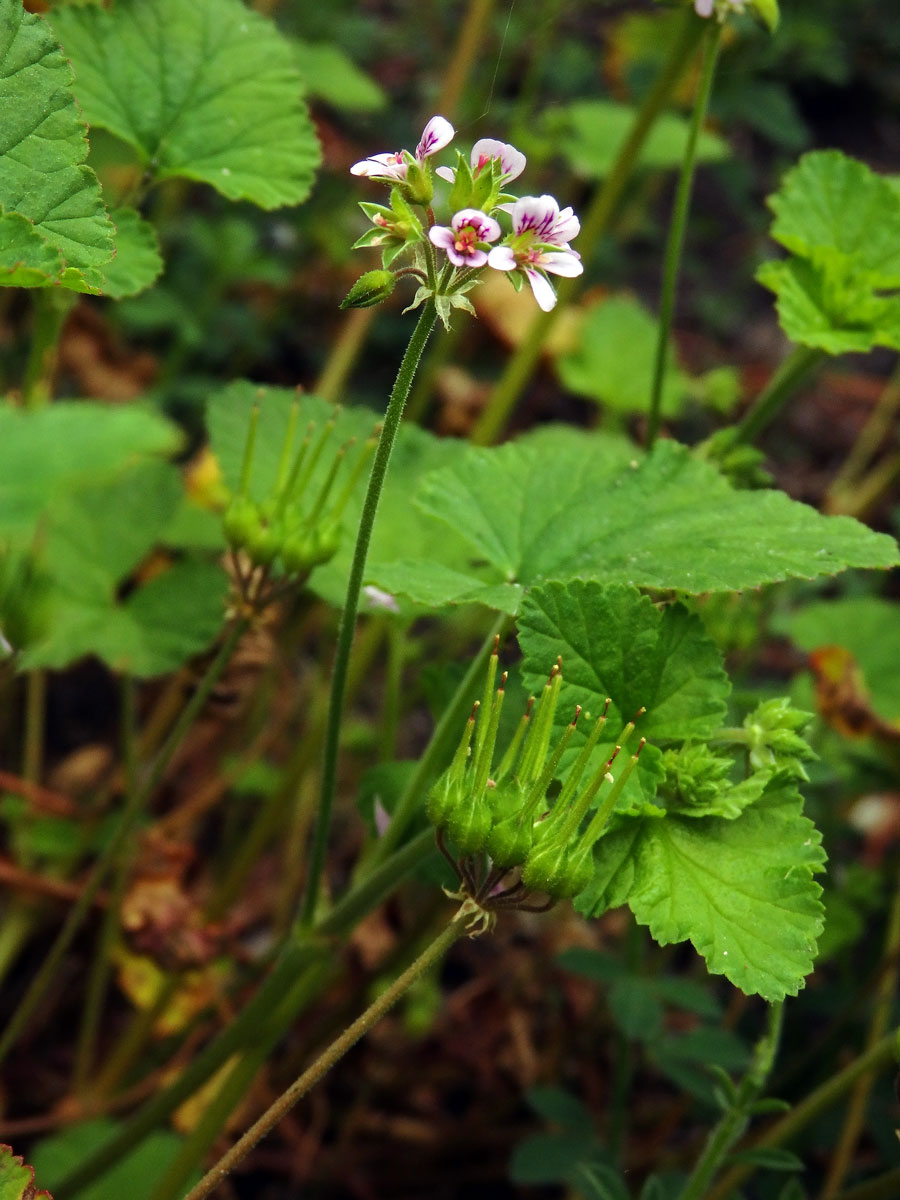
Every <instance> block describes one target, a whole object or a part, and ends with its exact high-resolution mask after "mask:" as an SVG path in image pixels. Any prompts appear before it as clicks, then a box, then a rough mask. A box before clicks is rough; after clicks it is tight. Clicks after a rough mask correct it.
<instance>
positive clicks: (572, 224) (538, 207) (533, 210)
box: [500, 196, 581, 250]
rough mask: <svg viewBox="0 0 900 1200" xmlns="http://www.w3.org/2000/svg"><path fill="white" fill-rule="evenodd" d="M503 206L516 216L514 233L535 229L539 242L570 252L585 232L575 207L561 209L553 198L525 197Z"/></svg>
mask: <svg viewBox="0 0 900 1200" xmlns="http://www.w3.org/2000/svg"><path fill="white" fill-rule="evenodd" d="M500 207H501V208H502V209H504V210H505V211H506V212H509V213H510V214H511V215H512V223H513V231H514V232H515V233H516V235H518V234H522V233H525V232H526V231H528V230H531V231H532V232H533V233H534V237H535V241H538V242H543V243H544V244H545V245H548V246H558V247H559V248H560V249H562V250H567V249H568V246H569V242H571V240H572V239H573V238H576V237H578V234H579V233H580V232H581V222H580V221H579V220H578V218H577V217H576V216H575V214H574V213H573V212H572V209H571V208H564V209H562V210H560V207H559V205H558V204H557V202H556V200H555V199H554V198H553V197H552V196H523V197H522V199H521V200H517V201H516V202H515V204H501V205H500Z"/></svg>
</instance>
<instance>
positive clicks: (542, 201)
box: [512, 196, 559, 242]
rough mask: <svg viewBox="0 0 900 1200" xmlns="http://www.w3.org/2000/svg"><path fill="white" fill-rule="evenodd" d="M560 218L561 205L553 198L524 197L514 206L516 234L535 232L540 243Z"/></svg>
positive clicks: (514, 228)
mask: <svg viewBox="0 0 900 1200" xmlns="http://www.w3.org/2000/svg"><path fill="white" fill-rule="evenodd" d="M558 216H559V205H558V204H557V202H556V201H555V200H554V198H553V197H552V196H522V197H521V199H519V200H517V201H516V203H515V204H514V205H513V210H512V223H513V230H514V231H515V233H516V234H520V233H526V232H527V231H528V230H533V231H534V233H535V235H536V237H537V240H538V241H539V242H543V241H545V240H546V239H545V237H544V233H545V231H547V230H550V229H552V228H553V224H554V222H555V221H556V219H557V217H558Z"/></svg>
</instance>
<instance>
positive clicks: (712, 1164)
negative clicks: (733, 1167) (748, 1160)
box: [679, 1003, 784, 1200]
mask: <svg viewBox="0 0 900 1200" xmlns="http://www.w3.org/2000/svg"><path fill="white" fill-rule="evenodd" d="M783 1016H784V1005H783V1003H779V1004H771V1005H769V1010H768V1020H767V1024H766V1030H765V1032H764V1033H763V1035H762V1037H761V1038H760V1039H759V1041H758V1042H757V1043H756V1047H755V1049H754V1051H753V1060H752V1062H751V1063H750V1067H749V1070H748V1071H747V1074H746V1075H745V1076H744V1078H743V1079H742V1080H741V1082H740V1083H739V1084H738V1088H737V1093H736V1095H735V1097H734V1100H733V1102H732V1104H731V1107H730V1108H729V1109H728V1111H727V1112H726V1113H725V1114H724V1115H723V1116H722V1118H721V1119H720V1120H719V1122H718V1124H717V1125H716V1126H715V1128H714V1129H713V1130H712V1132H711V1133H710V1135H709V1139H708V1141H707V1143H706V1147H705V1149H704V1151H703V1153H702V1154H701V1156H700V1158H699V1160H698V1162H697V1165H696V1166H695V1167H694V1170H693V1172H692V1173H691V1176H690V1178H689V1179H688V1181H687V1183H686V1184H685V1185H684V1189H683V1190H682V1192H681V1195H680V1197H679V1200H701V1198H702V1197H703V1196H705V1195H706V1189H707V1187H708V1186H709V1183H710V1181H711V1180H712V1178H713V1176H714V1175H715V1173H716V1172H717V1171H718V1170H719V1168H720V1166H721V1165H722V1161H723V1160H724V1158H725V1156H726V1155H727V1154H728V1152H729V1150H731V1147H732V1146H733V1145H734V1144H735V1142H736V1141H737V1140H738V1138H739V1137H740V1136H741V1135H742V1134H743V1132H744V1130H745V1129H746V1128H747V1124H748V1122H749V1120H750V1112H749V1109H750V1106H751V1105H752V1103H753V1101H754V1100H756V1099H757V1098H758V1097H759V1095H760V1093H761V1092H762V1090H763V1088H764V1087H765V1084H766V1080H767V1079H768V1077H769V1073H770V1071H771V1070H772V1064H773V1062H774V1061H775V1055H776V1053H777V1051H778V1040H779V1038H780V1036H781V1024H782V1018H783Z"/></svg>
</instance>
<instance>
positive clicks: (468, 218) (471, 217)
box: [450, 208, 501, 242]
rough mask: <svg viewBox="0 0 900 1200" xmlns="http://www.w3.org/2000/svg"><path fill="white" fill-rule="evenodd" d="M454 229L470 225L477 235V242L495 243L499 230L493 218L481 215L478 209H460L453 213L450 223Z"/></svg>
mask: <svg viewBox="0 0 900 1200" xmlns="http://www.w3.org/2000/svg"><path fill="white" fill-rule="evenodd" d="M450 224H451V225H452V226H453V228H454V229H457V230H458V229H465V227H466V226H467V225H471V226H472V227H473V228H474V230H475V232H476V233H477V234H478V240H479V242H496V240H497V238H498V237H499V236H500V233H501V229H500V226H499V225H498V224H497V222H496V221H495V220H494V219H493V217H489V216H488V215H487V213H483V212H482V211H481V209H480V208H461V209H460V210H459V212H458V213H454V214H453V217H452V219H451V221H450Z"/></svg>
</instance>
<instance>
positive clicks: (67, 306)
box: [22, 288, 78, 408]
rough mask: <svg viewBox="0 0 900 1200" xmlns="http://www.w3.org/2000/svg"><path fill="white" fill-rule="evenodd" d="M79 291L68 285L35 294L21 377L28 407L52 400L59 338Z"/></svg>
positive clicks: (24, 398) (38, 406)
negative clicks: (26, 355) (73, 290)
mask: <svg viewBox="0 0 900 1200" xmlns="http://www.w3.org/2000/svg"><path fill="white" fill-rule="evenodd" d="M77 299H78V297H77V293H75V292H71V291H69V290H68V288H39V289H36V290H35V293H34V326H33V328H32V332H31V347H30V349H29V352H28V361H27V363H26V364H25V375H24V377H23V379H22V403H23V404H24V406H25V408H41V407H42V406H43V405H44V404H46V403H47V401H48V400H49V399H50V395H51V391H52V386H53V374H54V372H55V370H56V357H57V353H58V351H59V339H60V337H61V336H62V331H63V325H65V323H66V317H68V315H69V313H70V312H71V311H72V309H73V308H74V307H75V303H76V301H77Z"/></svg>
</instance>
